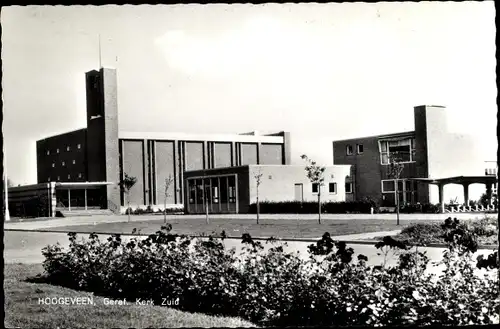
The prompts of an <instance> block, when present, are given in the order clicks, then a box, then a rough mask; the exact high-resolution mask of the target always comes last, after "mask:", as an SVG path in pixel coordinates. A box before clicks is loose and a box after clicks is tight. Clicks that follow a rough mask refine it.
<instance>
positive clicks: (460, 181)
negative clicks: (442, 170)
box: [408, 175, 498, 184]
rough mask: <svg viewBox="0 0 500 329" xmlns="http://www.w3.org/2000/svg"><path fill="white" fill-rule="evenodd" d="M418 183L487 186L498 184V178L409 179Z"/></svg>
mask: <svg viewBox="0 0 500 329" xmlns="http://www.w3.org/2000/svg"><path fill="white" fill-rule="evenodd" d="M408 179H409V180H414V181H418V182H423V183H427V184H474V183H478V184H487V183H495V182H497V180H498V179H497V177H496V176H492V175H479V176H455V177H446V178H408Z"/></svg>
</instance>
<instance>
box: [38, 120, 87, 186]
mask: <svg viewBox="0 0 500 329" xmlns="http://www.w3.org/2000/svg"><path fill="white" fill-rule="evenodd" d="M86 133H87V129H79V130H75V131H71V132H68V133H65V134H62V135H57V136H52V137H49V138H45V139H42V140H39V141H37V142H36V149H37V151H36V153H37V182H38V183H46V182H48V181H49V179H50V181H53V182H55V181H60V182H84V181H86V180H87V168H86V163H87V161H86V152H85V148H86ZM78 145H80V148H78ZM68 147H69V150H68ZM58 149H59V153H58V152H57V150H58ZM47 151H49V154H47ZM63 162H64V164H63ZM73 162H74V163H73ZM52 164H54V167H53V166H52ZM68 175H69V177H68ZM58 176H59V180H58V179H57V177H58Z"/></svg>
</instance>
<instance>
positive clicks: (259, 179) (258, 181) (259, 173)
mask: <svg viewBox="0 0 500 329" xmlns="http://www.w3.org/2000/svg"><path fill="white" fill-rule="evenodd" d="M262 175H263V174H262V171H261V170H260V168H259V170H258V171H257V172H256V173H255V175H254V176H253V178H254V179H255V184H256V185H257V199H256V206H257V224H259V215H260V203H259V186H260V184H261V183H262Z"/></svg>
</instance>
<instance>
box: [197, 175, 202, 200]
mask: <svg viewBox="0 0 500 329" xmlns="http://www.w3.org/2000/svg"><path fill="white" fill-rule="evenodd" d="M196 203H197V204H203V181H202V180H201V179H197V180H196Z"/></svg>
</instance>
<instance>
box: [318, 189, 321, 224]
mask: <svg viewBox="0 0 500 329" xmlns="http://www.w3.org/2000/svg"><path fill="white" fill-rule="evenodd" d="M318 223H319V224H321V186H318Z"/></svg>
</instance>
